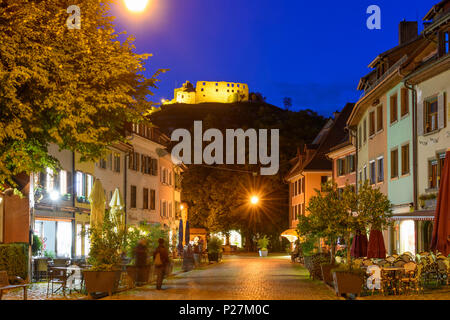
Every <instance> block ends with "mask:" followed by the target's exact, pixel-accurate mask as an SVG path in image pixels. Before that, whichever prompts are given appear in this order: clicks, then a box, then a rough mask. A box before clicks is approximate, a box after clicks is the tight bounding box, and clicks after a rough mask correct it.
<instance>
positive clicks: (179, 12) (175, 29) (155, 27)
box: [112, 0, 439, 116]
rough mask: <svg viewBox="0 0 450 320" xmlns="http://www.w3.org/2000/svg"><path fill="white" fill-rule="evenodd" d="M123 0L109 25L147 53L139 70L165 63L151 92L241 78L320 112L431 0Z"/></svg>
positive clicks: (334, 103) (344, 97)
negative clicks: (139, 8)
mask: <svg viewBox="0 0 450 320" xmlns="http://www.w3.org/2000/svg"><path fill="white" fill-rule="evenodd" d="M122 2H123V1H120V3H121V4H120V5H119V6H115V7H114V8H113V10H112V14H113V15H114V16H116V17H117V19H116V24H117V31H122V30H126V31H127V32H128V34H132V35H134V36H135V37H136V41H135V45H136V52H138V53H152V54H153V55H154V56H153V57H151V58H150V59H149V64H148V65H147V69H148V70H147V72H148V74H149V75H150V73H153V72H154V71H155V70H156V69H158V68H168V69H170V71H169V72H167V73H165V74H163V75H162V76H161V77H160V79H161V82H159V83H158V86H159V89H158V90H156V91H155V95H154V97H152V98H151V99H152V100H153V101H155V102H159V101H160V100H161V99H162V98H166V99H167V98H169V99H172V98H173V89H174V88H175V86H178V87H179V86H181V85H182V84H183V83H184V82H185V81H186V80H189V81H191V82H193V83H194V85H195V82H197V80H206V81H235V82H245V83H248V85H249V87H250V91H251V92H261V93H262V94H263V96H265V97H267V102H269V103H272V104H274V105H277V106H279V107H283V97H291V98H292V100H293V109H294V110H299V109H306V108H310V109H313V110H315V111H317V112H318V113H320V114H322V115H325V116H329V115H330V114H331V113H332V112H333V111H336V110H340V109H342V108H343V106H344V105H345V103H346V102H356V101H357V100H358V97H359V95H360V92H358V91H356V87H357V84H358V81H359V78H360V77H361V76H364V75H365V74H366V73H367V72H368V71H369V69H368V67H367V65H368V64H369V63H370V62H371V61H372V60H373V59H374V58H375V57H376V56H377V55H378V54H379V53H381V52H383V51H386V50H388V49H390V48H392V47H394V46H395V45H397V44H398V23H399V22H400V21H401V20H403V19H405V20H407V21H412V20H416V21H419V31H421V30H422V29H423V26H422V21H421V20H422V18H423V16H424V15H425V14H426V13H427V12H428V10H429V9H430V8H431V7H432V6H433V5H434V4H436V3H438V2H439V0H370V1H366V0H354V1H348V0H341V1H336V0H334V1H332V0H322V1H304V0H277V1H274V0H272V1H269V0H190V1H186V0H150V3H149V6H148V7H147V9H146V12H145V13H141V14H135V13H130V12H128V11H127V10H126V9H125V7H124V5H123V4H122ZM372 4H375V5H378V6H379V7H380V8H381V30H369V29H367V27H366V20H367V18H368V17H369V15H368V14H366V9H367V7H368V6H369V5H372Z"/></svg>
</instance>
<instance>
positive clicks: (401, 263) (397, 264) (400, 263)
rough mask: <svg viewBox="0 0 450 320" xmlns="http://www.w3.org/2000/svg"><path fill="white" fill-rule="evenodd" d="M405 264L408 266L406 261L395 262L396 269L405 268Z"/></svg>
mask: <svg viewBox="0 0 450 320" xmlns="http://www.w3.org/2000/svg"><path fill="white" fill-rule="evenodd" d="M405 264H406V262H405V261H403V260H397V261H395V262H394V267H397V268H403V266H404V265H405Z"/></svg>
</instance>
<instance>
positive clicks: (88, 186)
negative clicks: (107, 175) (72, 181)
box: [86, 174, 94, 197]
mask: <svg viewBox="0 0 450 320" xmlns="http://www.w3.org/2000/svg"><path fill="white" fill-rule="evenodd" d="M93 184H94V177H93V176H91V175H90V174H87V175H86V197H89V195H90V194H91V190H92V185H93Z"/></svg>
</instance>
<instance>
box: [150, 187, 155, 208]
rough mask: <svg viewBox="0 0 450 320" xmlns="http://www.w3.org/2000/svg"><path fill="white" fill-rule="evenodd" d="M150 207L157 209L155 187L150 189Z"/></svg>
mask: <svg viewBox="0 0 450 320" xmlns="http://www.w3.org/2000/svg"><path fill="white" fill-rule="evenodd" d="M150 209H151V210H155V209H156V191H155V190H153V189H150Z"/></svg>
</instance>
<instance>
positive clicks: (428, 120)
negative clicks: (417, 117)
mask: <svg viewBox="0 0 450 320" xmlns="http://www.w3.org/2000/svg"><path fill="white" fill-rule="evenodd" d="M437 128H438V101H437V98H433V99H430V100H429V101H427V102H425V132H426V133H428V132H432V131H434V130H437Z"/></svg>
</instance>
